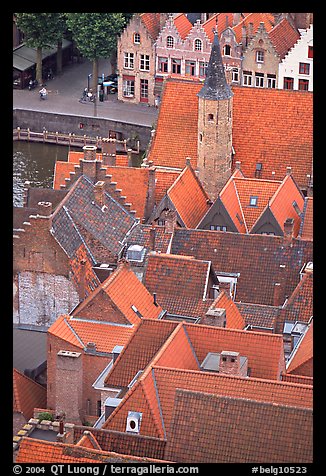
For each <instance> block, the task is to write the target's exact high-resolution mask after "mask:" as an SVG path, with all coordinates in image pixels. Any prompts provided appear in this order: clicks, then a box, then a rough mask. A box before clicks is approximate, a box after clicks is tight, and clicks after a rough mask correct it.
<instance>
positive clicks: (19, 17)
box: [16, 13, 62, 83]
mask: <svg viewBox="0 0 326 476" xmlns="http://www.w3.org/2000/svg"><path fill="white" fill-rule="evenodd" d="M59 15H61V14H60V13H16V21H17V26H18V27H19V28H20V29H21V30H22V31H23V32H24V35H25V43H26V45H27V46H30V47H31V48H36V79H37V81H38V82H39V83H42V82H43V79H42V50H43V48H53V46H54V45H56V43H57V41H58V38H59V36H58V35H59V32H58V20H59V17H58V16H59ZM60 34H61V37H62V33H60Z"/></svg>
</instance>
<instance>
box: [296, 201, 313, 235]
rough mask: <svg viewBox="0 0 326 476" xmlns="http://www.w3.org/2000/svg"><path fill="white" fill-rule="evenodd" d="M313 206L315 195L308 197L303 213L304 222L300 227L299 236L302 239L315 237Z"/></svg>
mask: <svg viewBox="0 0 326 476" xmlns="http://www.w3.org/2000/svg"><path fill="white" fill-rule="evenodd" d="M313 207H314V199H313V197H306V198H305V202H304V207H303V213H302V222H301V227H300V232H299V236H300V238H301V239H302V240H311V241H312V239H313V231H314V229H313V211H314V210H313Z"/></svg>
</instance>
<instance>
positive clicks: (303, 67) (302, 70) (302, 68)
mask: <svg viewBox="0 0 326 476" xmlns="http://www.w3.org/2000/svg"><path fill="white" fill-rule="evenodd" d="M309 73H310V64H309V63H299V74H309Z"/></svg>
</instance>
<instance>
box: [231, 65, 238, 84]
mask: <svg viewBox="0 0 326 476" xmlns="http://www.w3.org/2000/svg"><path fill="white" fill-rule="evenodd" d="M232 81H233V82H234V83H238V82H239V69H238V68H232Z"/></svg>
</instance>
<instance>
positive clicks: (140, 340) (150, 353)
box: [105, 319, 178, 387]
mask: <svg viewBox="0 0 326 476" xmlns="http://www.w3.org/2000/svg"><path fill="white" fill-rule="evenodd" d="M177 325H178V324H177V323H175V322H170V321H156V320H149V319H142V320H141V321H140V323H139V325H138V327H137V329H136V330H135V332H134V333H133V334H132V335H131V337H130V340H129V341H128V343H126V345H125V348H124V349H123V350H122V352H121V353H120V355H119V357H118V358H117V360H116V362H115V364H114V366H113V368H112V370H111V372H110V373H109V374H108V376H107V378H106V380H105V385H106V386H108V387H110V386H118V387H120V386H122V387H127V385H128V384H129V383H130V382H131V380H132V379H133V378H134V376H135V375H136V373H137V372H138V371H139V370H144V369H145V368H146V367H147V365H148V364H149V363H150V361H151V360H152V359H153V358H154V356H155V355H156V353H157V352H158V351H159V349H160V348H161V347H162V345H163V344H164V342H165V341H166V339H167V338H168V337H169V336H170V335H171V333H172V332H173V330H174V329H175V328H176V327H177Z"/></svg>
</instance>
